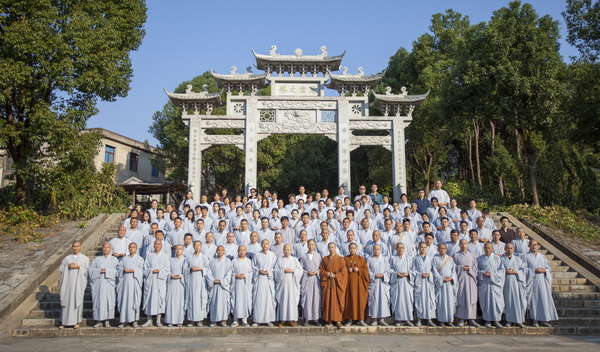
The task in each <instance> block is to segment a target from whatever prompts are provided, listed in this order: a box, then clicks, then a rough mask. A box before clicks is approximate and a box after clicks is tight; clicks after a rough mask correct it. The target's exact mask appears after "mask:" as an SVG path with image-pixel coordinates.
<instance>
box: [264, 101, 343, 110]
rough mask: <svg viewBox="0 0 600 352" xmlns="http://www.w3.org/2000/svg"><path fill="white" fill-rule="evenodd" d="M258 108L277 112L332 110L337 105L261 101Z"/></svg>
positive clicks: (330, 102)
mask: <svg viewBox="0 0 600 352" xmlns="http://www.w3.org/2000/svg"><path fill="white" fill-rule="evenodd" d="M258 108H259V109H278V110H334V109H337V103H336V102H335V101H294V100H291V101H278V100H274V101H270V100H261V101H259V102H258Z"/></svg>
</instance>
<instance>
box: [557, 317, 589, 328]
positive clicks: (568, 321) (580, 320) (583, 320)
mask: <svg viewBox="0 0 600 352" xmlns="http://www.w3.org/2000/svg"><path fill="white" fill-rule="evenodd" d="M553 324H555V325H572V326H600V317H598V316H596V317H591V316H580V317H560V319H559V320H557V321H555V322H553Z"/></svg>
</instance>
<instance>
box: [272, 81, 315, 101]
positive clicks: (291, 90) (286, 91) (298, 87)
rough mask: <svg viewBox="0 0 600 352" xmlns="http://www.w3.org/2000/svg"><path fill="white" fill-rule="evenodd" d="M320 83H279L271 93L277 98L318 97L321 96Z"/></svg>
mask: <svg viewBox="0 0 600 352" xmlns="http://www.w3.org/2000/svg"><path fill="white" fill-rule="evenodd" d="M319 90H320V88H319V84H318V83H312V82H311V83H297V82H293V83H292V82H290V83H288V82H278V83H276V84H274V87H273V88H272V90H271V92H272V94H273V95H276V96H289V97H292V96H294V97H316V96H319Z"/></svg>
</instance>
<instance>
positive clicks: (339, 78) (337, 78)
mask: <svg viewBox="0 0 600 352" xmlns="http://www.w3.org/2000/svg"><path fill="white" fill-rule="evenodd" d="M329 77H330V79H331V80H330V81H329V83H327V84H326V85H325V86H326V87H327V88H330V89H336V87H338V85H341V84H365V85H368V86H370V87H371V88H373V87H375V86H376V85H377V84H379V82H381V80H382V79H383V75H371V76H343V75H334V74H329Z"/></svg>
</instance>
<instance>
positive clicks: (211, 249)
mask: <svg viewBox="0 0 600 352" xmlns="http://www.w3.org/2000/svg"><path fill="white" fill-rule="evenodd" d="M205 241H206V242H204V244H203V245H202V254H204V255H205V256H206V258H208V260H209V261H210V260H211V259H212V258H214V257H215V254H216V253H217V244H216V243H215V242H214V236H213V233H212V232H207V233H206V236H205Z"/></svg>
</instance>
